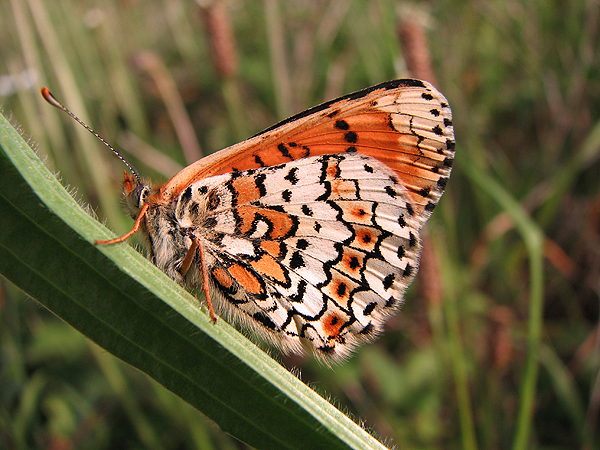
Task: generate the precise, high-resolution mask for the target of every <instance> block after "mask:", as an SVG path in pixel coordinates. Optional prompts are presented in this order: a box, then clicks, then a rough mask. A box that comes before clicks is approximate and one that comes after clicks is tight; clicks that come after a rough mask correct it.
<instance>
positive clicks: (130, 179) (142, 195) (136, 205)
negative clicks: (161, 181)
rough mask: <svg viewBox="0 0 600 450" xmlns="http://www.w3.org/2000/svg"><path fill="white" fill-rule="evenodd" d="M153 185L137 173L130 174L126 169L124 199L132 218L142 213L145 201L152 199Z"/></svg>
mask: <svg viewBox="0 0 600 450" xmlns="http://www.w3.org/2000/svg"><path fill="white" fill-rule="evenodd" d="M151 192H152V186H151V185H150V183H148V182H146V181H144V180H143V179H142V178H140V177H139V176H137V173H131V174H128V173H127V171H125V174H124V177H123V200H124V203H125V208H126V209H127V212H128V213H129V215H130V216H131V218H132V219H136V218H137V217H138V216H139V215H140V211H141V210H142V207H143V206H144V204H145V203H148V202H149V200H150V194H151Z"/></svg>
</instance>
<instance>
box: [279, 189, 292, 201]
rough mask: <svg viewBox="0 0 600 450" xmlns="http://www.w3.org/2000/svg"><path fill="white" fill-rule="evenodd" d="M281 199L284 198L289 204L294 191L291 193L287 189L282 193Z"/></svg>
mask: <svg viewBox="0 0 600 450" xmlns="http://www.w3.org/2000/svg"><path fill="white" fill-rule="evenodd" d="M281 198H283V201H285V202H289V201H290V200H291V198H292V191H290V190H289V189H286V190H285V191H283V192H282V193H281Z"/></svg>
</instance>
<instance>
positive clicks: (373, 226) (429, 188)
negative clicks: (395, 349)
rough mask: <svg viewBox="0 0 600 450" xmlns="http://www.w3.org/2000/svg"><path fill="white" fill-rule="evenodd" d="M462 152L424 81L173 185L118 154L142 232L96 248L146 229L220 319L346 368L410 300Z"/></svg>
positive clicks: (178, 275) (251, 142) (258, 141)
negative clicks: (429, 225)
mask: <svg viewBox="0 0 600 450" xmlns="http://www.w3.org/2000/svg"><path fill="white" fill-rule="evenodd" d="M43 94H44V97H45V98H46V99H47V100H48V101H49V102H50V103H52V104H54V105H55V106H59V107H61V108H62V109H65V108H64V107H63V106H62V105H60V103H58V101H56V99H54V98H53V97H52V96H51V94H49V91H47V90H46V92H45V93H44V90H43ZM57 103H58V105H57ZM65 110H66V109H65ZM66 111H67V112H68V110H66ZM71 115H72V114H71ZM86 128H87V126H86ZM88 129H89V128H88ZM90 131H91V130H90ZM94 134H95V133H94ZM111 149H112V147H111ZM454 149H455V142H454V129H453V126H452V113H451V110H450V107H449V105H448V102H447V100H446V99H445V98H444V96H443V95H442V94H441V93H440V92H438V91H437V90H436V89H435V88H434V87H433V86H432V85H431V84H429V83H427V82H425V81H420V80H415V79H400V80H394V81H388V82H385V83H381V84H378V85H376V86H372V87H369V88H366V89H363V90H360V91H358V92H354V93H352V94H348V95H345V96H343V97H340V98H337V99H335V100H331V101H329V102H326V103H323V104H321V105H318V106H315V107H313V108H310V109H308V110H306V111H304V112H301V113H299V114H297V115H295V116H293V117H290V118H288V119H286V120H283V121H282V122H279V123H278V124H276V125H273V126H272V127H270V128H268V129H266V130H264V131H262V132H261V133H258V134H257V135H255V136H253V137H251V138H249V139H247V140H245V141H243V142H241V143H238V144H235V145H233V146H231V147H228V148H226V149H224V150H221V151H218V152H216V153H213V154H211V155H209V156H207V157H204V158H202V159H200V160H199V161H197V162H195V163H193V164H191V165H190V166H188V167H186V168H184V169H183V170H181V171H180V172H179V173H177V174H176V175H175V176H174V177H173V178H171V179H170V180H169V181H167V182H166V183H165V184H163V185H153V184H151V183H149V182H147V181H145V180H143V179H142V178H141V177H140V175H139V174H138V173H137V171H135V169H133V167H131V165H130V164H128V163H127V162H126V161H125V160H124V158H123V157H122V156H121V155H120V154H119V153H118V152H116V151H115V150H114V149H113V151H115V153H117V155H118V156H119V157H120V158H121V159H122V160H124V162H125V163H126V164H127V166H128V167H129V169H130V172H131V173H127V171H126V172H125V176H124V180H123V196H124V199H125V205H126V208H127V210H128V212H129V214H130V215H131V217H132V218H133V219H135V224H134V226H133V229H132V230H131V231H130V232H129V233H127V234H125V235H124V236H121V237H119V238H116V239H112V240H109V241H98V242H97V243H99V244H114V243H118V242H123V241H125V240H126V239H127V238H128V237H130V236H131V235H132V234H134V233H137V232H139V234H140V235H141V236H142V240H143V241H144V242H145V243H146V246H147V248H148V258H149V259H150V261H152V262H153V263H154V264H155V265H156V266H158V267H159V268H160V269H161V270H163V271H164V272H165V273H166V274H167V275H168V276H169V277H171V278H172V279H174V280H175V281H177V282H178V283H180V284H182V285H183V286H187V287H189V288H200V289H202V290H203V291H204V292H205V296H206V303H207V306H208V308H209V312H210V314H211V317H212V318H213V320H214V321H215V322H216V315H215V312H214V310H215V309H216V311H217V313H218V314H224V315H225V316H226V317H228V318H229V319H230V320H231V321H232V322H235V323H237V324H239V325H241V326H242V328H245V329H247V330H249V331H251V332H252V333H253V334H255V335H258V336H259V337H260V338H262V339H263V340H265V341H267V342H270V343H272V344H274V345H275V346H276V347H278V348H280V349H281V350H282V351H283V352H286V353H300V352H302V351H303V348H305V347H308V348H311V349H312V350H313V352H314V354H315V355H316V357H317V358H318V359H320V360H322V361H324V362H326V363H328V362H331V361H339V360H342V359H344V358H346V357H348V356H349V355H350V354H351V352H352V351H353V349H354V348H355V347H356V346H358V345H360V344H362V343H365V342H368V341H371V340H373V339H374V338H375V337H376V336H377V335H378V334H379V333H380V332H381V331H382V329H383V325H384V323H385V321H386V319H387V318H389V317H390V316H391V315H392V314H394V313H395V312H396V311H397V309H398V308H399V307H400V306H401V304H402V303H403V296H404V291H405V290H406V288H407V287H408V286H409V284H410V283H411V281H412V280H413V278H414V276H415V274H416V272H417V269H418V265H419V257H420V250H421V244H420V230H421V228H422V226H423V225H424V223H425V221H426V220H427V218H428V217H429V216H430V214H431V212H432V211H433V209H434V208H435V206H436V205H437V203H438V201H439V199H440V197H441V195H442V193H443V191H444V189H445V187H446V184H447V182H448V178H449V176H450V171H451V168H452V163H453V161H454ZM213 305H214V306H213ZM213 308H214V309H213Z"/></svg>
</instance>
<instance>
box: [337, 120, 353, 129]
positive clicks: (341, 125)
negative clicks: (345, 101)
mask: <svg viewBox="0 0 600 450" xmlns="http://www.w3.org/2000/svg"><path fill="white" fill-rule="evenodd" d="M335 127H336V128H337V129H338V130H349V129H350V125H348V122H346V121H345V120H336V122H335Z"/></svg>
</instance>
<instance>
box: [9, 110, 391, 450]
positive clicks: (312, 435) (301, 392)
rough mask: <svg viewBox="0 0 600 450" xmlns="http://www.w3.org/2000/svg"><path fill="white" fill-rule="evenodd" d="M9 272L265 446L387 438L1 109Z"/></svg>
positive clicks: (119, 352) (109, 345) (225, 425)
mask: <svg viewBox="0 0 600 450" xmlns="http://www.w3.org/2000/svg"><path fill="white" fill-rule="evenodd" d="M0 146H1V149H2V151H1V152H0V273H2V275H4V276H5V277H6V278H7V279H9V280H10V281H11V282H13V283H14V284H15V285H17V286H19V287H20V288H21V289H22V290H23V291H25V292H26V293H27V294H29V295H30V296H31V297H33V298H34V299H36V300H37V301H38V302H39V303H41V304H42V305H44V306H45V307H46V308H48V309H49V310H50V311H52V312H53V313H54V314H56V315H57V316H59V317H61V318H62V319H63V320H64V321H66V322H67V323H69V324H71V325H72V326H73V327H74V328H76V329H77V330H79V331H80V332H81V333H83V334H84V335H85V336H87V337H88V338H89V339H91V340H93V341H94V342H96V343H97V344H99V345H100V346H101V347H103V348H105V349H106V350H107V351H109V352H110V353H112V354H113V355H115V356H117V357H119V358H120V359H122V360H123V361H125V362H127V363H129V364H131V365H132V366H134V367H136V368H138V369H139V370H141V371H143V372H145V373H147V374H148V375H150V376H151V377H152V378H154V379H155V380H157V381H158V382H159V383H161V384H162V385H163V386H165V387H166V388H167V389H169V390H171V391H173V392H174V393H176V394H177V395H179V396H180V397H181V398H183V399H184V400H185V401H187V402H189V403H190V404H191V405H193V406H194V407H196V408H197V409H199V410H200V411H202V412H203V413H204V414H206V415H207V416H208V417H210V418H211V419H212V420H214V421H215V422H216V423H217V424H218V425H219V426H220V427H221V428H222V430H223V431H225V432H227V433H229V434H231V435H232V436H235V437H236V438H238V439H240V440H242V441H244V442H246V443H248V444H250V445H252V446H254V447H256V448H278V449H284V448H290V449H291V448H298V449H300V448H307V449H308V448H310V449H319V448H323V449H336V448H340V449H341V448H356V449H359V448H360V449H366V448H381V449H383V448H384V447H383V446H382V445H381V444H380V443H379V442H378V441H377V440H375V439H374V438H373V437H371V436H370V435H369V434H368V433H366V432H365V431H364V430H363V429H361V428H360V427H359V426H358V425H356V424H355V423H354V422H352V421H351V420H350V419H348V418H347V417H346V416H344V415H343V414H342V413H341V412H339V411H338V410H337V409H335V408H334V407H333V406H332V405H331V404H329V403H328V402H327V401H325V400H324V399H323V398H321V397H320V396H319V395H317V394H316V393H315V392H313V391H312V390H311V389H310V388H308V387H307V386H306V385H304V384H303V383H302V382H300V381H299V380H298V379H297V378H296V377H295V376H293V375H292V374H290V373H289V372H288V371H286V370H285V369H283V368H282V367H281V366H280V365H279V364H277V363H276V362H275V361H273V360H272V359H271V358H270V357H269V356H267V355H266V354H265V353H264V352H263V351H261V350H260V349H259V348H258V347H256V346H255V345H254V344H252V343H251V342H250V341H248V340H247V339H246V338H245V337H243V336H242V335H241V334H240V333H238V332H237V331H236V330H235V329H234V328H232V327H231V326H229V325H228V324H227V323H226V322H225V321H224V320H219V321H218V323H217V324H216V325H214V324H213V323H212V322H211V321H210V318H209V317H208V315H207V314H206V312H205V311H203V310H202V309H201V308H200V304H199V302H198V300H197V299H195V298H194V297H193V296H191V295H190V294H189V293H188V292H186V291H185V290H184V289H182V288H181V287H180V286H178V285H177V284H176V283H174V282H173V281H172V280H170V279H169V278H168V277H167V276H166V275H164V274H163V273H162V272H160V271H159V270H158V269H157V268H156V267H154V266H153V265H152V264H150V263H149V262H148V261H147V260H146V259H144V258H143V257H142V256H141V255H140V254H139V253H137V252H136V251H134V250H133V249H132V248H131V247H130V246H129V245H126V244H120V245H112V246H99V247H97V246H95V245H94V244H93V242H94V241H95V240H96V239H106V238H109V237H112V235H111V233H110V232H109V231H108V230H107V229H106V228H104V227H103V226H102V225H101V224H100V223H98V222H97V221H96V220H94V219H93V218H92V217H90V216H89V215H88V214H87V213H85V212H84V211H83V210H82V208H81V207H80V206H79V205H78V204H77V202H75V201H74V200H73V198H72V197H71V196H70V195H69V194H68V193H67V192H66V191H65V189H64V188H63V186H62V185H61V184H60V183H59V182H58V180H57V179H56V178H55V177H54V176H53V175H52V174H51V173H50V172H49V171H48V170H47V169H46V167H45V166H44V165H43V164H42V162H41V161H40V160H39V159H38V158H37V156H36V155H35V153H34V152H33V151H32V150H31V148H30V147H29V145H28V144H27V143H26V142H25V141H24V140H23V139H22V137H21V136H20V134H19V133H18V132H17V131H16V130H15V129H14V128H13V127H12V126H11V125H10V123H9V122H8V121H7V120H6V119H5V118H4V117H3V116H0Z"/></svg>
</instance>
